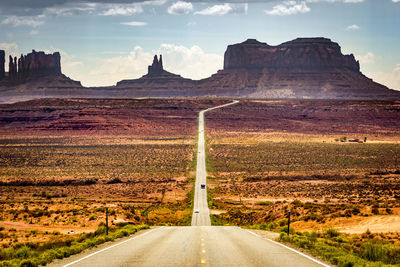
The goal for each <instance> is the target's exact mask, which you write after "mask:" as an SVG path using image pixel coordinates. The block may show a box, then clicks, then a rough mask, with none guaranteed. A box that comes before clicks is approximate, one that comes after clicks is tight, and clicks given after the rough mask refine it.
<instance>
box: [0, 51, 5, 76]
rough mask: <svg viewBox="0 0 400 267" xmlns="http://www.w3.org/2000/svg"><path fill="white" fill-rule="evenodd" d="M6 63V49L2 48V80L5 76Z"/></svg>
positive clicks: (0, 53)
mask: <svg viewBox="0 0 400 267" xmlns="http://www.w3.org/2000/svg"><path fill="white" fill-rule="evenodd" d="M5 63H6V53H5V51H4V50H0V81H1V80H3V79H4V76H5Z"/></svg>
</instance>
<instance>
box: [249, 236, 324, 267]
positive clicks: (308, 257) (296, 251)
mask: <svg viewBox="0 0 400 267" xmlns="http://www.w3.org/2000/svg"><path fill="white" fill-rule="evenodd" d="M243 230H246V231H247V232H249V233H250V234H252V235H255V236H257V237H259V238H261V239H265V240H268V241H269V242H272V243H274V244H276V245H279V246H281V247H284V248H287V249H288V250H291V251H293V252H295V253H297V254H299V255H301V256H303V257H306V258H307V259H309V260H312V261H313V262H315V263H318V264H320V265H322V266H324V267H331V266H330V265H327V264H325V263H323V262H320V261H319V260H317V259H314V258H313V257H310V256H308V255H306V254H304V253H302V252H300V251H298V250H295V249H293V248H291V247H288V246H285V245H284V244H282V243H279V242H276V241H274V240H272V239H269V238H267V237H263V236H260V235H258V234H256V233H253V232H252V231H250V230H247V229H243Z"/></svg>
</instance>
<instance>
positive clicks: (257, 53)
mask: <svg viewBox="0 0 400 267" xmlns="http://www.w3.org/2000/svg"><path fill="white" fill-rule="evenodd" d="M116 87H117V88H118V89H125V90H126V91H125V96H165V97H173V96H226V97H254V98H400V92H398V91H394V90H389V89H388V88H387V87H386V86H383V85H381V84H378V83H375V82H373V81H372V80H371V79H369V78H367V77H365V76H364V75H363V74H362V73H361V72H360V64H359V62H358V61H356V60H355V58H354V56H353V55H352V54H351V55H343V54H342V52H341V48H340V46H339V45H338V44H337V43H335V42H332V41H331V40H330V39H327V38H322V37H317V38H297V39H295V40H293V41H289V42H286V43H283V44H280V45H277V46H270V45H268V44H266V43H262V42H259V41H257V40H255V39H248V40H246V41H245V42H242V43H239V44H234V45H229V46H228V48H227V50H226V52H225V56H224V69H223V70H220V71H218V72H217V73H216V74H214V75H212V76H211V77H210V78H207V79H203V80H200V81H193V80H190V79H184V78H182V77H181V76H179V75H175V74H172V73H169V72H167V71H165V70H164V69H163V66H162V58H161V56H160V60H158V58H157V56H154V60H153V64H152V65H150V66H149V67H148V73H147V74H146V75H144V76H143V77H141V78H140V79H133V80H123V81H121V82H118V83H117V86H116Z"/></svg>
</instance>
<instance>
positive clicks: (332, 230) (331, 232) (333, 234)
mask: <svg viewBox="0 0 400 267" xmlns="http://www.w3.org/2000/svg"><path fill="white" fill-rule="evenodd" d="M339 235H340V233H339V232H338V230H336V229H335V228H328V229H326V230H325V236H326V237H328V238H329V237H330V238H332V237H337V236H339Z"/></svg>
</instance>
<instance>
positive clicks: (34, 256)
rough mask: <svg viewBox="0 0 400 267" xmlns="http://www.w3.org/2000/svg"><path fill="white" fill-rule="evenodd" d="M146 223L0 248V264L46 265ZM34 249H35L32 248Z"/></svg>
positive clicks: (117, 236) (128, 232)
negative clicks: (106, 233) (43, 242)
mask: <svg viewBox="0 0 400 267" xmlns="http://www.w3.org/2000/svg"><path fill="white" fill-rule="evenodd" d="M147 228H148V226H147V225H127V226H124V227H122V228H120V229H115V228H113V229H110V234H109V235H108V236H105V235H104V233H105V230H104V231H103V227H99V229H100V230H99V229H97V231H96V232H95V233H87V234H82V235H80V236H79V237H78V238H76V239H75V240H74V241H73V240H64V241H53V242H50V243H48V244H45V245H41V246H38V245H37V244H33V243H27V244H26V245H23V246H21V245H18V246H14V247H9V248H3V249H1V250H0V267H1V266H38V265H46V264H48V263H50V262H52V261H53V260H55V259H62V258H65V257H69V256H71V255H73V254H77V253H80V252H82V251H83V250H85V249H87V248H90V247H94V246H97V245H99V244H102V243H104V242H107V241H112V240H114V239H116V238H119V237H123V236H128V235H130V234H133V233H135V232H137V231H138V230H142V229H147ZM33 249H35V250H33Z"/></svg>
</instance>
